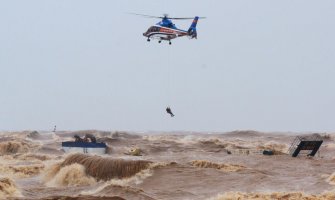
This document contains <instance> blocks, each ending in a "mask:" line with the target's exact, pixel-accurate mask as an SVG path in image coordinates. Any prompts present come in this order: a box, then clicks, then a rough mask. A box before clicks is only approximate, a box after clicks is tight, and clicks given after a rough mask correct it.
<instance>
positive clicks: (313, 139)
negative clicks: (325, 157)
mask: <svg viewBox="0 0 335 200" xmlns="http://www.w3.org/2000/svg"><path fill="white" fill-rule="evenodd" d="M322 142H323V140H322V138H321V137H320V135H318V134H314V135H312V136H306V137H301V136H297V137H296V138H295V139H294V141H293V142H292V145H291V147H290V149H289V154H290V155H292V157H297V156H298V155H299V153H300V151H304V152H305V154H306V153H307V156H315V154H316V152H317V151H318V150H319V148H320V146H321V144H322Z"/></svg>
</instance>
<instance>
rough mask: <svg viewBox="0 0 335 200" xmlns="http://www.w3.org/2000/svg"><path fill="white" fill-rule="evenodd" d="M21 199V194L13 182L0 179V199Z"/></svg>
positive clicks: (5, 178) (4, 178) (7, 179)
mask: <svg viewBox="0 0 335 200" xmlns="http://www.w3.org/2000/svg"><path fill="white" fill-rule="evenodd" d="M10 197H11V198H13V197H22V194H21V192H20V191H19V190H18V189H17V187H16V185H15V183H14V181H13V180H11V179H9V178H7V177H3V178H0V198H1V199H6V198H10Z"/></svg>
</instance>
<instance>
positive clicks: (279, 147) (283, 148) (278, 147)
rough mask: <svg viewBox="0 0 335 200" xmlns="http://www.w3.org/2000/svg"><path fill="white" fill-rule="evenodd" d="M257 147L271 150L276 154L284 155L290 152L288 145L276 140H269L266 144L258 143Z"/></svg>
mask: <svg viewBox="0 0 335 200" xmlns="http://www.w3.org/2000/svg"><path fill="white" fill-rule="evenodd" d="M257 149H262V150H263V149H266V150H271V151H272V152H273V154H274V155H283V154H287V152H288V145H286V144H279V143H275V142H267V143H265V144H264V145H258V146H257Z"/></svg>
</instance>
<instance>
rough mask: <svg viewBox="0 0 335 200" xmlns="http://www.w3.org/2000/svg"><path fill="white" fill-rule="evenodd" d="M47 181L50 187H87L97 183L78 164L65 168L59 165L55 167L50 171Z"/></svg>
mask: <svg viewBox="0 0 335 200" xmlns="http://www.w3.org/2000/svg"><path fill="white" fill-rule="evenodd" d="M45 181H46V185H47V186H49V187H57V186H86V185H93V184H95V183H96V180H95V179H94V178H93V177H91V176H89V175H87V174H86V172H85V167H84V166H82V165H80V164H76V163H75V164H71V165H68V166H64V167H61V166H60V165H59V164H58V165H56V166H54V167H53V168H51V170H50V171H49V174H48V175H47V177H46V178H45Z"/></svg>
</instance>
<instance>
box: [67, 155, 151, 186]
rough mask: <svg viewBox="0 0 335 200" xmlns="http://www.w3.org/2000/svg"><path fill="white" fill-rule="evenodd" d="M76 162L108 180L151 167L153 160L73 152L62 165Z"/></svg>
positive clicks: (97, 177) (129, 175) (102, 178)
mask: <svg viewBox="0 0 335 200" xmlns="http://www.w3.org/2000/svg"><path fill="white" fill-rule="evenodd" d="M74 163H78V164H81V165H83V166H84V167H85V169H86V173H87V174H88V175H90V176H92V177H94V178H96V179H97V180H104V181H106V180H110V179H112V178H119V179H122V178H127V177H131V176H133V175H135V174H136V173H138V172H140V171H141V170H144V169H147V168H149V166H150V164H151V163H152V162H151V161H145V160H123V159H109V158H103V157H100V156H89V155H84V154H73V155H70V156H68V157H67V158H66V159H65V160H64V161H63V162H62V163H61V167H64V166H67V165H71V164H74Z"/></svg>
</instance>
